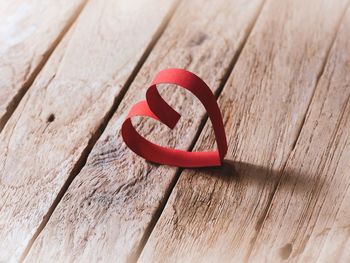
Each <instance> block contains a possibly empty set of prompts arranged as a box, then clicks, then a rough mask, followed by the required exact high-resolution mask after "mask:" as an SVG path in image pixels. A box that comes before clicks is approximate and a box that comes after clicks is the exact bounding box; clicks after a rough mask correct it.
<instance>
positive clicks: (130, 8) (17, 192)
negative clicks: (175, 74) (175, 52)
mask: <svg viewBox="0 0 350 263" xmlns="http://www.w3.org/2000/svg"><path fill="white" fill-rule="evenodd" d="M173 3H174V1H162V2H159V1H157V0H142V1H138V4H137V5H135V4H134V3H130V1H129V0H118V1H115V0H109V1H100V0H92V1H89V2H88V4H87V5H86V6H85V8H84V10H83V12H82V13H81V15H80V17H79V19H78V20H77V22H76V23H75V24H74V28H73V30H71V31H70V32H69V34H68V36H67V37H65V38H64V39H63V40H62V42H61V43H60V45H59V47H58V48H57V49H56V50H55V52H54V53H53V55H52V57H51V58H50V60H49V61H48V63H47V65H46V66H45V67H44V69H43V71H42V72H41V73H40V75H39V76H38V78H37V79H36V80H35V82H34V84H33V86H32V87H31V88H30V90H29V91H28V92H27V94H26V95H25V96H24V98H23V100H22V101H21V103H20V104H19V106H18V108H17V109H16V111H15V112H14V114H13V115H12V117H11V118H10V120H9V121H8V123H7V125H6V126H5V128H4V130H3V132H2V133H1V136H0V145H1V150H0V167H1V171H0V184H1V187H0V240H1V242H0V261H1V262H16V261H17V260H18V259H19V258H20V257H21V255H22V254H23V253H24V252H25V249H26V247H27V246H30V245H31V242H32V241H31V238H33V237H35V235H36V233H37V232H38V231H40V229H41V228H42V225H41V223H42V222H45V220H47V219H48V218H47V216H49V215H50V213H51V211H50V208H51V206H52V205H53V203H54V202H55V199H56V197H57V196H58V194H59V192H60V190H61V189H62V187H63V189H64V184H65V182H66V181H67V179H68V178H69V177H70V175H71V176H74V173H76V169H79V167H81V166H82V165H83V164H82V162H83V161H84V158H86V155H87V153H88V152H89V150H90V148H91V145H90V144H92V143H94V141H96V139H97V138H96V136H98V135H99V134H100V133H101V132H100V131H99V129H100V128H101V127H103V124H104V122H105V121H106V118H107V117H108V115H109V114H110V111H111V110H112V109H113V107H114V101H115V99H116V98H117V97H118V95H119V94H120V91H121V90H122V87H123V86H124V85H125V84H126V83H127V82H128V79H129V77H130V76H131V75H132V74H133V73H132V71H133V70H134V68H135V67H136V66H137V65H138V61H139V60H140V58H141V57H142V55H143V53H144V52H145V50H146V49H147V47H148V45H149V44H150V43H151V42H152V41H153V40H154V39H155V38H157V37H158V35H159V34H160V32H158V30H159V29H160V28H161V27H163V26H162V23H163V21H166V20H164V18H165V17H167V14H168V13H169V11H170V10H171V9H172V4H173ZM131 14H132V15H131ZM155 14H156V15H155ZM166 19H167V18H166ZM45 262H46V260H45Z"/></svg>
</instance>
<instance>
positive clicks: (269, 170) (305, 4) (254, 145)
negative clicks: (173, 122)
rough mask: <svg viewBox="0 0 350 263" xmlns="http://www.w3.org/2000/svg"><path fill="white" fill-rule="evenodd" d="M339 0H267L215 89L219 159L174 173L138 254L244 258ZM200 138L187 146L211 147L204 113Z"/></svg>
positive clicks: (340, 8) (318, 68)
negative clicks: (220, 124)
mask: <svg viewBox="0 0 350 263" xmlns="http://www.w3.org/2000/svg"><path fill="white" fill-rule="evenodd" d="M345 4H346V3H345V1H336V2H332V3H330V2H328V3H327V2H322V3H321V2H319V1H317V0H313V1H303V0H297V1H295V0H289V1H278V0H276V1H274V0H271V1H267V2H266V4H265V5H264V8H263V10H262V13H261V15H260V17H259V19H258V21H257V24H256V26H255V27H254V30H253V32H252V34H251V36H250V38H249V39H248V41H247V44H246V45H245V47H244V49H243V51H242V55H241V56H240V58H239V60H238V62H237V64H236V66H235V68H234V70H233V72H232V75H231V76H230V78H229V80H228V83H227V85H226V86H225V87H224V90H223V92H222V94H221V96H220V98H219V105H220V106H221V109H222V111H223V118H224V123H225V128H226V131H227V135H228V138H229V142H228V144H229V151H228V155H227V159H226V160H225V163H224V165H223V166H222V167H221V168H212V169H186V170H184V172H183V173H181V175H180V178H179V180H178V182H177V184H176V186H175V188H174V190H173V192H172V194H171V196H170V198H169V201H168V202H167V204H166V206H165V209H164V211H163V213H162V215H161V217H160V219H159V221H158V222H157V224H156V226H155V228H154V230H153V231H152V234H151V236H150V238H149V240H148V242H147V244H146V246H145V248H144V250H143V252H142V254H141V257H140V259H139V262H162V260H163V259H164V258H166V259H167V261H171V262H244V261H245V260H246V259H247V256H248V255H249V252H250V248H251V244H252V242H254V240H255V238H256V234H257V231H258V230H259V228H260V225H261V222H262V219H263V218H264V215H265V214H266V206H267V205H268V204H269V201H270V200H271V196H272V195H273V193H274V189H275V187H276V185H277V182H278V177H279V174H280V172H281V171H282V170H283V168H284V165H285V163H286V161H287V159H288V156H289V154H290V152H291V151H292V149H293V147H294V142H295V140H296V138H297V137H298V134H299V130H300V127H301V125H302V123H303V118H304V115H305V113H306V111H307V108H308V105H309V102H310V100H311V98H312V94H313V90H314V87H315V86H316V83H317V80H318V76H319V75H320V74H321V72H322V70H323V66H324V63H325V60H326V57H327V54H328V52H329V50H330V47H331V45H332V42H333V38H334V36H335V34H336V31H337V28H338V23H339V21H340V19H341V16H342V14H343V12H344V8H345ZM325 17H327V19H325ZM198 141H199V142H198V143H197V144H196V147H195V150H204V149H210V148H213V147H215V141H214V134H213V132H212V130H211V127H210V124H209V123H207V124H206V126H205V128H204V130H203V132H202V133H201V135H200V137H199V140H198ZM287 174H288V175H290V176H293V175H292V174H290V173H287ZM304 183H305V180H304ZM283 234H284V233H281V235H283ZM260 259H261V258H260ZM274 260H277V259H276V258H273V259H272V260H271V261H274ZM271 261H270V262H271Z"/></svg>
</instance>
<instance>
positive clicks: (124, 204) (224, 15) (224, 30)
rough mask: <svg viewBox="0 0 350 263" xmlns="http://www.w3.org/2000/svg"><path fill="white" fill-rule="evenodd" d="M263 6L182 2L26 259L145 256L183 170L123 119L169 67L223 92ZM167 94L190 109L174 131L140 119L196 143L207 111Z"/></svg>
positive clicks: (178, 92) (153, 133)
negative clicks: (133, 135)
mask: <svg viewBox="0 0 350 263" xmlns="http://www.w3.org/2000/svg"><path fill="white" fill-rule="evenodd" d="M261 6H262V1H260V0H256V1H249V2H247V1H245V0H236V1H225V0H224V1H215V2H214V1H206V2H203V1H201V0H196V1H183V2H182V3H181V5H180V6H179V7H178V8H177V10H176V12H175V14H174V16H173V17H172V19H171V21H170V23H169V25H168V27H167V29H166V31H165V32H164V34H163V35H162V37H161V38H160V40H159V42H158V43H157V45H156V46H155V47H154V49H153V51H152V53H151V55H150V57H149V58H148V59H147V61H146V62H145V65H144V66H143V67H142V68H141V70H140V72H139V74H138V75H137V77H136V78H135V81H134V82H133V83H132V85H131V87H130V89H129V90H128V92H127V93H126V96H125V98H124V99H123V101H122V103H121V104H120V106H119V107H118V109H117V111H116V113H115V115H114V116H113V118H112V119H111V121H110V122H109V125H108V126H107V128H106V130H105V132H104V133H103V135H102V137H101V138H100V139H99V140H98V142H97V143H96V145H95V147H94V148H93V150H92V152H91V154H90V156H89V158H88V160H87V164H86V166H85V167H84V168H83V169H82V171H81V172H80V173H79V174H78V175H77V177H76V178H75V179H74V181H73V182H72V184H71V185H70V187H69V188H68V190H67V193H66V194H65V196H64V197H63V199H62V201H61V202H60V203H59V205H58V206H57V208H56V209H55V211H54V213H53V214H52V216H51V218H50V220H49V222H48V224H47V225H46V227H45V228H44V230H43V232H41V234H40V235H39V236H38V238H37V240H36V241H35V243H34V245H33V247H32V249H31V251H30V253H29V254H28V257H27V258H26V262H45V261H50V262H53V261H59V262H71V261H74V262H86V261H92V262H94V261H100V260H101V261H105V262H127V261H134V260H136V259H137V257H138V255H139V253H140V250H141V249H142V246H143V244H144V242H145V240H146V238H147V236H148V235H149V232H150V230H151V229H152V225H153V223H154V220H155V219H157V217H158V213H159V212H160V209H161V208H162V204H163V203H164V202H165V201H166V198H167V196H168V194H169V191H170V190H171V188H172V186H173V182H174V179H175V178H176V174H177V172H178V169H177V168H175V167H169V166H158V165H154V164H150V163H148V162H146V161H145V160H143V159H142V158H140V157H138V156H136V155H135V154H134V153H132V152H131V151H130V150H129V149H128V148H127V147H126V146H125V144H124V143H123V141H122V138H121V134H120V128H121V124H122V122H123V120H124V119H125V117H126V114H127V113H128V111H129V109H130V107H131V106H132V105H133V104H134V103H135V102H138V101H140V100H143V99H144V98H145V91H146V89H147V87H148V85H149V84H150V82H151V81H152V78H153V77H154V76H155V74H156V73H157V72H158V71H159V70H162V69H164V68H167V67H180V68H185V69H189V70H191V71H193V72H195V73H196V74H198V75H200V76H201V77H202V78H203V79H204V80H205V81H206V82H207V83H208V84H209V86H210V87H211V88H212V89H213V91H218V90H219V89H220V85H222V84H223V82H225V81H226V74H227V72H230V71H231V68H232V64H233V62H234V61H235V58H236V57H237V56H238V55H239V52H240V50H241V47H242V46H243V45H244V43H245V39H246V38H247V36H248V34H249V32H250V29H251V27H252V26H253V24H254V22H255V20H256V17H257V16H258V14H259V11H260V9H261ZM242 9H245V12H241V10H242ZM228 25H229V26H228ZM162 95H163V96H164V97H165V98H166V99H167V100H168V101H170V104H172V105H174V106H175V108H177V109H178V110H179V111H180V112H181V113H183V114H184V119H183V120H182V121H180V122H179V123H178V124H177V126H176V128H175V129H174V131H172V132H169V130H168V129H167V128H165V126H164V125H161V124H158V125H155V126H153V125H154V124H155V122H154V121H152V120H147V121H139V122H137V121H135V125H137V127H138V130H139V131H140V132H141V133H143V134H144V135H145V136H147V138H149V139H151V140H153V141H156V142H157V143H160V144H161V145H167V146H170V147H176V148H180V149H188V148H189V147H190V146H191V144H192V141H193V139H194V137H195V135H196V132H197V130H198V129H199V127H200V123H201V120H202V119H203V117H204V109H203V108H202V107H201V106H200V105H199V102H198V101H197V100H196V99H195V98H194V97H193V96H191V95H190V94H188V92H185V91H184V90H183V89H174V88H170V87H169V89H166V90H163V92H162ZM163 260H164V258H163Z"/></svg>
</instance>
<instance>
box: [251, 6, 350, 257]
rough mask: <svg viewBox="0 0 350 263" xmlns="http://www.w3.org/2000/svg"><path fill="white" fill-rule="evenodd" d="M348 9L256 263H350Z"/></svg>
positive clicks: (265, 225)
mask: <svg viewBox="0 0 350 263" xmlns="http://www.w3.org/2000/svg"><path fill="white" fill-rule="evenodd" d="M349 39H350V9H349V10H348V12H347V15H346V16H345V19H344V21H343V23H342V26H341V29H340V31H339V33H338V34H337V38H336V40H335V44H334V46H333V48H332V51H331V54H330V57H329V59H328V61H327V65H326V68H325V71H324V73H323V75H322V76H321V78H320V81H319V84H318V86H317V88H316V91H315V95H314V98H313V100H312V102H311V105H310V110H309V112H308V114H307V116H306V120H305V124H304V126H303V128H302V130H301V133H300V137H299V139H298V141H297V144H296V147H295V149H294V150H293V152H292V154H291V156H290V158H289V159H288V162H287V165H286V168H285V171H290V170H294V171H295V172H294V173H293V176H288V175H287V173H286V172H284V173H283V174H282V176H281V180H280V183H279V185H278V188H277V190H276V193H275V194H274V196H273V199H272V203H271V205H270V207H269V211H268V213H267V215H266V217H265V218H264V221H263V223H262V227H261V230H260V231H259V235H258V238H257V240H256V242H255V244H254V247H253V252H252V255H251V257H250V258H249V259H250V260H251V261H254V262H258V261H259V262H261V260H262V259H263V261H264V262H271V261H273V259H275V258H278V257H279V256H282V257H283V258H285V259H287V258H289V261H290V262H315V261H316V260H317V262H344V263H345V262H350V244H349V242H350V214H349V212H350V202H349V197H347V196H349V193H350V188H349V186H350V101H349V99H350V74H349V73H350V41H349Z"/></svg>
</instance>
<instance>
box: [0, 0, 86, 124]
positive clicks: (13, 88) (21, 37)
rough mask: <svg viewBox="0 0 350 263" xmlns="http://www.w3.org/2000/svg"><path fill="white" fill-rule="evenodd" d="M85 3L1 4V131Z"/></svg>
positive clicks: (40, 1) (21, 1) (17, 1)
mask: <svg viewBox="0 0 350 263" xmlns="http://www.w3.org/2000/svg"><path fill="white" fill-rule="evenodd" d="M85 2H86V0H78V1H69V0H58V1H47V0H34V1H30V3H29V2H28V1H24V0H15V1H0V17H1V19H0V21H1V22H0V57H1V59H0V131H1V130H2V129H3V127H4V125H5V123H6V122H7V120H8V119H9V118H10V116H11V114H12V112H13V111H14V109H15V108H16V106H17V105H18V103H19V101H20V100H21V98H22V97H23V95H24V93H25V92H26V90H27V89H28V88H29V86H30V84H31V83H32V82H33V80H34V78H35V76H36V75H37V74H38V72H39V71H40V69H41V68H42V67H43V65H44V64H45V62H46V60H47V58H48V57H49V56H50V54H51V53H52V51H53V49H54V48H55V47H56V45H57V43H58V42H59V41H60V40H61V38H62V37H63V35H64V34H65V33H66V31H67V30H68V28H69V27H70V26H71V24H72V23H73V21H74V20H75V19H76V18H77V16H78V14H79V13H80V11H81V9H82V7H83V6H84V4H85Z"/></svg>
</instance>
